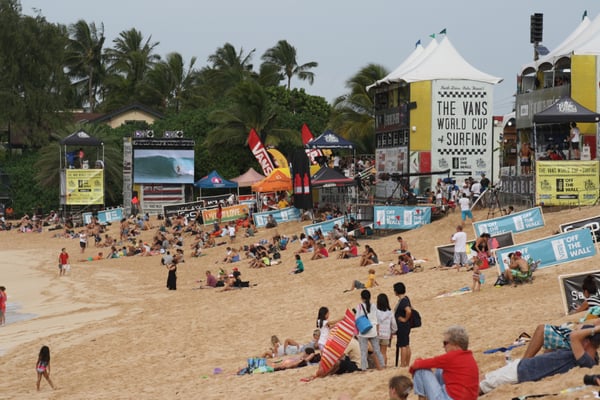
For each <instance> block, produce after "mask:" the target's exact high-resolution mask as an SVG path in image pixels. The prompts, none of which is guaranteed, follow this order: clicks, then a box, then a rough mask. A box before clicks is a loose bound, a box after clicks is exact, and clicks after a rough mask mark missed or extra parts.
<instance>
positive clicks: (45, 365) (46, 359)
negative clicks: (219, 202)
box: [35, 346, 54, 391]
mask: <svg viewBox="0 0 600 400" xmlns="http://www.w3.org/2000/svg"><path fill="white" fill-rule="evenodd" d="M35 370H36V371H37V382H36V384H35V386H36V388H37V390H38V391H39V390H40V382H41V381H42V376H43V377H44V378H46V380H47V381H48V383H49V384H50V387H51V388H52V389H54V384H53V383H52V379H50V348H49V347H48V346H42V348H41V349H40V354H39V355H38V360H37V363H36V364H35Z"/></svg>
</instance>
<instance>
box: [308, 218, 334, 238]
mask: <svg viewBox="0 0 600 400" xmlns="http://www.w3.org/2000/svg"><path fill="white" fill-rule="evenodd" d="M336 224H337V226H339V227H341V226H342V225H343V224H344V217H337V218H333V219H330V220H328V221H323V222H319V223H316V224H311V225H306V226H305V227H304V233H305V234H306V236H313V235H314V234H315V232H316V231H318V230H319V229H320V230H321V232H323V235H327V234H328V233H329V232H331V231H332V230H333V226H334V225H336Z"/></svg>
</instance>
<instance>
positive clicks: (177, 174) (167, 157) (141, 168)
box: [133, 148, 194, 183]
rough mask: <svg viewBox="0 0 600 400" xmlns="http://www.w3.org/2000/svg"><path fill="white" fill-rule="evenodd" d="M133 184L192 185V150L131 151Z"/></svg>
mask: <svg viewBox="0 0 600 400" xmlns="http://www.w3.org/2000/svg"><path fill="white" fill-rule="evenodd" d="M133 181H134V183H194V150H178V149H173V150H172V149H135V148H134V150H133Z"/></svg>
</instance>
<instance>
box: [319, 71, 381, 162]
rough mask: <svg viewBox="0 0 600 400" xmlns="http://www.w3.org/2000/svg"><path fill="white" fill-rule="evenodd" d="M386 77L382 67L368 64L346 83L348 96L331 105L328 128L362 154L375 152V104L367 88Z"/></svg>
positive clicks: (339, 98)
mask: <svg viewBox="0 0 600 400" xmlns="http://www.w3.org/2000/svg"><path fill="white" fill-rule="evenodd" d="M387 74H388V72H387V70H386V69H385V67H383V66H381V65H377V64H368V65H367V66H365V67H363V68H361V69H360V71H358V72H357V73H356V75H354V76H352V77H351V78H350V79H348V80H347V81H346V87H347V88H348V89H349V90H350V92H349V93H347V94H345V95H343V96H340V97H338V98H337V99H335V101H334V103H333V112H332V115H331V118H330V120H329V125H330V127H331V128H332V129H333V130H334V131H336V132H338V133H339V134H341V135H342V136H344V137H346V138H347V139H349V140H352V141H354V142H355V143H356V144H357V145H358V146H359V151H361V152H365V153H373V152H374V151H375V118H374V114H373V112H374V103H373V96H371V95H369V93H368V92H367V89H366V88H367V86H368V85H371V84H372V83H373V82H375V81H377V80H380V79H383V78H384V77H385V76H386V75H387Z"/></svg>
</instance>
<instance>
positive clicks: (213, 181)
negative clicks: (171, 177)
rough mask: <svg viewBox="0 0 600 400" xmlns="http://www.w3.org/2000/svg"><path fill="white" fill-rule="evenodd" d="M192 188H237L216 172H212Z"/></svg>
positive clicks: (236, 185) (235, 184)
mask: <svg viewBox="0 0 600 400" xmlns="http://www.w3.org/2000/svg"><path fill="white" fill-rule="evenodd" d="M194 186H195V187H197V188H200V189H221V188H237V187H238V184H237V182H231V181H228V180H226V179H224V178H223V177H222V176H221V175H219V173H218V172H217V171H212V172H211V173H209V174H208V175H207V176H205V177H204V178H202V179H200V180H198V181H196V183H194Z"/></svg>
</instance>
